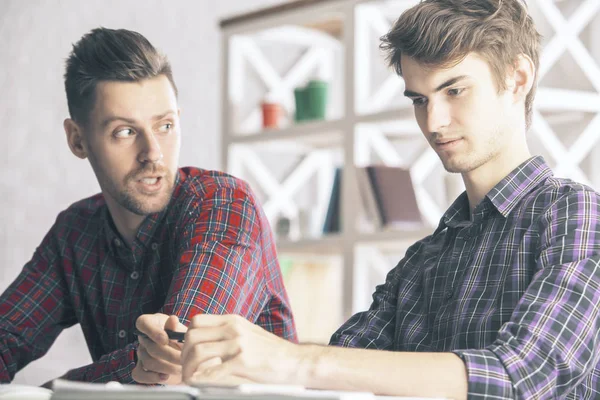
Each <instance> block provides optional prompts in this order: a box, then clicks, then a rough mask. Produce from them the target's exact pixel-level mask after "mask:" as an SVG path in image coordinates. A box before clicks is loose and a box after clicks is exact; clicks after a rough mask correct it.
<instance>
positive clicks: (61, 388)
mask: <svg viewBox="0 0 600 400" xmlns="http://www.w3.org/2000/svg"><path fill="white" fill-rule="evenodd" d="M53 389H54V394H53V395H52V399H51V400H105V399H108V400H111V399H112V400H133V399H150V400H152V399H161V400H202V399H207V400H259V399H260V400H375V399H390V400H391V399H402V400H416V398H409V397H379V396H375V395H373V394H372V393H365V392H344V391H327V390H310V389H305V388H303V387H301V386H290V385H261V384H242V385H239V386H219V385H197V386H185V385H180V386H153V387H149V386H141V385H121V384H119V383H117V382H110V383H107V384H100V383H82V382H71V381H65V380H60V379H58V380H56V381H54V384H53Z"/></svg>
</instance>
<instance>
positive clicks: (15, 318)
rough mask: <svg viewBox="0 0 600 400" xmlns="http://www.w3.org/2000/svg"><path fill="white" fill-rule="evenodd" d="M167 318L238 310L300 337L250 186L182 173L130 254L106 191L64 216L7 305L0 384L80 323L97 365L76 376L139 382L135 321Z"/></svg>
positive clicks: (1, 312)
mask: <svg viewBox="0 0 600 400" xmlns="http://www.w3.org/2000/svg"><path fill="white" fill-rule="evenodd" d="M157 312H160V313H164V314H175V315H177V316H179V319H180V320H182V322H183V323H184V324H187V323H188V322H189V321H190V319H191V318H192V317H193V316H194V315H195V314H198V313H211V314H240V315H242V316H244V317H246V318H248V319H249V320H250V321H253V322H255V323H256V324H258V325H260V326H262V327H263V328H265V329H267V330H269V331H271V332H273V333H274V334H276V335H278V336H281V337H283V338H286V339H290V340H293V341H295V340H296V332H295V328H294V322H293V318H292V312H291V310H290V305H289V302H288V298H287V295H286V292H285V289H284V286H283V280H282V277H281V273H280V269H279V264H278V262H277V256H276V250H275V245H274V242H273V239H272V235H271V229H270V227H269V224H268V222H267V219H266V218H265V216H264V214H263V212H262V210H261V208H260V206H259V205H258V201H257V200H256V198H255V197H254V195H253V193H252V191H251V189H250V187H249V185H248V184H246V183H245V182H243V181H241V180H238V179H236V178H233V177H231V176H229V175H226V174H224V173H221V172H213V171H204V170H200V169H196V168H190V167H188V168H182V169H180V170H179V173H178V174H177V179H176V183H175V190H174V193H173V197H172V199H171V201H170V203H169V206H168V207H167V208H166V209H165V210H164V211H162V212H161V213H157V214H152V215H150V216H148V217H147V218H146V219H145V220H144V222H143V223H142V225H141V226H140V229H139V231H138V233H137V236H136V238H135V240H134V242H133V243H132V245H131V248H128V247H127V246H126V245H125V244H124V243H123V241H122V240H121V239H120V236H119V235H118V233H117V231H116V229H115V228H114V225H113V223H112V220H111V218H110V216H109V212H108V208H107V206H106V202H105V201H104V197H103V196H102V195H101V194H99V195H96V196H93V197H91V198H88V199H85V200H82V201H80V202H77V203H75V204H73V205H72V206H71V207H69V208H68V209H67V210H66V211H64V212H62V213H61V214H60V215H59V216H58V218H57V220H56V223H55V224H54V226H53V227H52V229H51V230H50V232H49V233H48V234H47V235H46V237H45V238H44V240H43V242H42V244H41V245H40V246H39V247H38V248H37V250H36V251H35V253H34V255H33V258H32V260H31V261H30V262H28V263H27V264H26V265H25V267H24V268H23V271H22V272H21V274H20V275H19V276H18V277H17V279H16V280H15V281H14V282H13V283H12V284H11V285H10V287H9V288H8V289H7V290H6V291H5V292H4V294H2V296H1V297H0V382H9V381H11V380H12V379H13V377H14V375H15V373H16V372H17V371H19V370H20V369H21V368H23V367H24V366H25V365H27V364H28V363H29V362H31V361H33V360H35V359H37V358H39V357H41V356H42V355H44V354H45V353H46V351H47V350H48V349H49V348H50V346H51V345H52V343H53V342H54V340H55V339H56V337H57V336H58V335H59V334H60V332H61V331H62V330H63V329H65V328H67V327H70V326H72V325H74V324H76V323H79V324H80V325H81V328H82V330H83V334H84V335H85V338H86V341H87V346H88V348H89V351H90V353H91V355H92V359H93V361H94V362H93V364H90V365H87V366H84V367H81V368H77V369H74V370H71V371H69V372H68V373H67V374H66V378H67V379H72V380H82V381H94V382H107V381H111V380H114V381H119V382H123V383H133V380H132V378H131V371H132V369H133V367H134V366H135V351H136V348H137V345H138V342H137V341H136V336H135V335H134V334H133V329H134V326H135V320H136V319H137V317H139V316H140V315H142V314H153V313H157ZM57 373H60V371H57Z"/></svg>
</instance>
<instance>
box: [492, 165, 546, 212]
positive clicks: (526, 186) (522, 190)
mask: <svg viewBox="0 0 600 400" xmlns="http://www.w3.org/2000/svg"><path fill="white" fill-rule="evenodd" d="M552 176H553V173H552V170H551V169H550V167H548V164H546V161H545V160H544V158H543V157H542V156H536V157H532V158H530V159H528V160H527V161H525V162H524V163H522V164H521V165H519V166H518V167H517V168H515V169H514V170H513V171H512V172H511V173H510V174H508V175H507V176H506V177H505V178H504V179H502V180H501V181H500V182H498V184H497V185H496V186H494V187H493V188H492V190H490V191H489V193H488V194H487V195H486V197H487V198H488V199H489V200H490V202H491V203H492V204H493V205H494V207H496V209H497V210H498V212H499V213H500V214H502V216H504V217H507V216H508V214H510V212H511V211H512V210H513V209H514V208H515V207H516V206H517V204H519V202H520V201H521V199H522V198H523V197H525V196H526V195H527V194H528V193H529V192H531V191H532V190H533V189H534V188H535V187H537V186H538V185H539V184H540V183H541V182H543V181H545V180H546V179H548V178H550V177H552Z"/></svg>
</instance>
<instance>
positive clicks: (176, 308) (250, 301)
mask: <svg viewBox="0 0 600 400" xmlns="http://www.w3.org/2000/svg"><path fill="white" fill-rule="evenodd" d="M202 201H203V202H204V205H203V206H202V207H201V208H200V209H199V207H198V206H197V205H194V204H192V208H193V209H194V210H196V212H192V216H193V217H192V218H191V220H190V221H189V222H187V223H186V235H185V237H184V240H183V241H182V242H181V243H180V245H181V252H180V258H179V266H178V267H177V270H176V272H175V274H174V276H173V280H172V282H171V289H170V295H169V296H168V297H167V301H166V303H165V306H164V311H163V312H165V313H167V314H175V315H178V316H179V318H180V319H181V320H183V321H184V323H188V322H189V321H190V320H191V318H192V317H193V316H194V315H196V314H199V313H206V314H239V315H241V316H243V317H245V318H247V319H248V320H250V321H252V322H255V323H259V325H262V326H263V328H265V329H266V330H268V331H271V332H273V333H274V334H276V335H278V336H281V337H283V338H286V339H294V340H295V338H296V332H295V328H294V324H293V320H292V316H291V313H290V311H289V304H288V299H287V295H286V294H285V290H284V288H283V285H277V284H276V283H277V282H280V283H281V282H282V280H281V271H280V268H279V263H278V262H277V256H276V250H275V244H274V242H273V240H272V236H271V231H270V228H269V225H268V222H267V221H266V217H265V216H264V214H263V213H262V210H261V209H260V207H258V206H257V204H256V201H255V199H254V197H253V196H252V194H251V192H249V189H248V188H247V189H239V188H237V189H236V188H231V187H220V188H218V189H216V191H215V192H214V193H213V194H212V195H210V196H209V197H208V199H203V200H202ZM198 211H199V212H198ZM265 315H268V316H269V317H268V318H266V319H265V318H263V317H264V316H265Z"/></svg>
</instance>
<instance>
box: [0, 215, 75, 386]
mask: <svg viewBox="0 0 600 400" xmlns="http://www.w3.org/2000/svg"><path fill="white" fill-rule="evenodd" d="M59 218H60V217H59ZM55 227H56V224H55V225H54V226H53V227H52V229H51V230H50V231H49V232H48V234H47V235H46V236H45V238H44V240H43V241H42V243H41V244H40V246H39V247H38V248H37V249H36V251H35V253H34V255H33V257H32V259H31V261H29V262H28V263H27V264H26V265H25V267H24V268H23V270H22V271H21V273H20V274H19V276H18V277H17V278H16V279H15V281H14V282H13V283H12V284H11V285H10V286H9V287H8V288H7V289H6V291H5V292H4V293H3V294H2V296H1V297H0V382H10V381H12V379H13V378H14V376H15V374H16V373H17V372H18V371H19V370H20V369H21V368H23V367H25V366H26V365H27V364H28V363H30V362H31V361H33V360H35V359H37V358H39V357H41V356H43V355H44V354H45V353H46V352H47V351H48V349H49V348H50V346H51V345H52V343H53V342H54V340H56V338H57V337H58V335H59V334H60V332H62V330H63V329H64V328H67V327H69V326H72V325H74V324H75V323H77V320H76V317H75V314H74V313H73V310H72V307H71V305H70V303H69V302H68V296H67V293H68V290H67V288H66V283H65V281H64V280H63V279H62V275H61V274H60V272H59V270H58V268H57V267H58V264H59V258H58V251H57V243H56V237H55Z"/></svg>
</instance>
